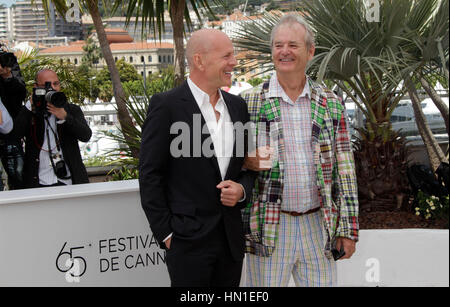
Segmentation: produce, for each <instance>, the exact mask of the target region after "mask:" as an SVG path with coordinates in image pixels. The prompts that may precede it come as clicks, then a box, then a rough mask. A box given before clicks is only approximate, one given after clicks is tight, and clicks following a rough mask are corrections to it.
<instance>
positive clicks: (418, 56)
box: [399, 1, 449, 171]
mask: <svg viewBox="0 0 450 307" xmlns="http://www.w3.org/2000/svg"><path fill="white" fill-rule="evenodd" d="M427 2H430V3H431V4H433V5H432V6H431V5H430V6H429V9H431V10H433V12H434V13H435V14H434V15H433V14H429V13H428V14H427V15H431V16H430V17H431V18H429V19H428V20H426V23H425V24H423V25H421V27H415V26H414V25H413V26H410V28H411V29H414V30H415V31H414V35H413V39H412V43H411V44H410V45H407V46H405V48H404V49H403V52H402V53H401V54H400V58H399V63H402V64H403V67H402V69H403V70H404V71H405V74H406V75H405V82H406V87H407V89H408V93H409V96H410V98H411V101H412V104H413V109H414V114H415V118H416V123H417V127H418V130H419V133H420V135H421V137H422V140H423V142H424V144H425V148H426V150H427V153H428V156H429V159H430V164H431V167H432V169H433V170H434V171H435V170H436V169H437V168H438V167H439V165H440V164H441V163H442V162H447V163H448V158H446V157H445V154H444V152H443V151H442V149H441V147H440V146H439V144H438V143H437V141H436V139H435V137H434V135H433V133H432V132H431V130H430V128H429V127H428V125H427V121H426V118H425V115H424V114H423V112H422V108H421V105H420V99H419V97H418V94H417V90H416V84H419V85H421V87H422V88H423V89H424V90H425V92H426V93H427V94H428V96H429V97H430V98H431V99H432V101H433V102H434V103H435V105H436V107H437V108H438V109H439V111H440V112H441V114H442V117H443V118H444V122H445V125H446V130H447V134H449V108H448V106H447V105H446V104H445V103H444V102H443V100H442V99H441V97H440V96H439V95H438V94H437V93H436V91H435V90H434V88H433V87H432V86H431V85H430V83H431V82H430V81H429V76H433V75H436V74H438V75H440V77H441V79H444V80H445V79H446V81H447V83H448V67H447V66H446V63H448V55H449V18H448V9H449V3H448V1H441V2H440V4H439V1H424V2H423V3H427ZM425 9H428V7H425ZM423 11H424V10H416V11H413V12H416V13H423ZM415 20H416V19H414V18H411V21H412V22H414V21H415Z"/></svg>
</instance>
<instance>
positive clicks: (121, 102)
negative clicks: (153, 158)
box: [87, 0, 139, 158]
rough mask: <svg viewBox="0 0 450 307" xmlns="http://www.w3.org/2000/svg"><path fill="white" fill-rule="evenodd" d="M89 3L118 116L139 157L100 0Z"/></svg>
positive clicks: (127, 138)
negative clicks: (131, 133) (132, 136)
mask: <svg viewBox="0 0 450 307" xmlns="http://www.w3.org/2000/svg"><path fill="white" fill-rule="evenodd" d="M87 4H88V9H89V13H90V14H91V17H92V21H93V22H94V26H95V29H96V31H97V36H98V41H99V43H100V48H101V49H102V53H103V58H104V59H105V61H106V64H107V66H108V70H109V73H110V74H111V80H112V85H113V90H114V98H115V99H116V103H117V117H118V119H119V123H120V127H121V128H122V132H123V134H124V137H125V141H126V142H127V144H128V145H129V147H130V150H131V152H132V154H133V157H134V158H138V157H139V151H138V150H137V149H136V148H134V147H132V146H130V144H132V141H133V140H132V138H131V136H130V135H129V134H128V131H129V129H130V128H129V127H133V121H132V119H131V116H130V113H129V112H128V109H127V106H126V95H125V91H124V89H123V87H122V83H121V82H120V76H119V71H118V69H117V67H116V63H115V62H114V58H113V55H112V52H111V48H110V46H109V43H108V40H107V38H106V32H105V28H104V26H103V22H102V18H101V16H100V12H99V10H98V0H88V1H87Z"/></svg>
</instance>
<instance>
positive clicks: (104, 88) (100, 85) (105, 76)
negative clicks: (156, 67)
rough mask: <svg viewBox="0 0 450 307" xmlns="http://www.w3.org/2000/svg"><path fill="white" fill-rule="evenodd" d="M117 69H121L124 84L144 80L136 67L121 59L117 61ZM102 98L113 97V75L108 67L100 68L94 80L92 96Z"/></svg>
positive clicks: (121, 79)
mask: <svg viewBox="0 0 450 307" xmlns="http://www.w3.org/2000/svg"><path fill="white" fill-rule="evenodd" d="M116 66H117V69H118V70H119V75H120V81H121V82H122V84H124V87H125V85H127V84H131V85H132V84H133V83H134V82H142V77H141V75H139V73H138V72H137V70H136V68H135V67H134V66H133V65H131V64H128V63H127V62H125V61H124V60H123V59H120V60H118V61H117V62H116ZM97 97H98V98H100V99H101V100H103V101H111V99H112V97H113V86H112V81H111V75H110V73H109V70H108V68H107V67H105V68H103V69H102V70H100V71H99V72H98V73H97V74H96V76H95V79H94V80H93V81H92V98H93V100H95V99H96V98H97Z"/></svg>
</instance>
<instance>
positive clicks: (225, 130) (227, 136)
mask: <svg viewBox="0 0 450 307" xmlns="http://www.w3.org/2000/svg"><path fill="white" fill-rule="evenodd" d="M187 82H188V85H189V88H190V90H191V92H192V94H193V95H194V98H195V101H196V102H197V104H198V107H199V108H200V111H201V112H202V115H203V118H204V119H205V121H206V125H207V126H208V130H209V133H210V134H211V139H212V142H213V144H214V154H215V156H216V158H217V162H218V164H219V169H220V174H221V175H222V180H224V179H225V175H226V172H227V169H228V165H229V164H230V160H231V157H232V156H233V147H234V129H233V122H232V120H231V117H230V113H229V112H228V108H227V106H226V104H225V101H224V100H223V97H222V93H221V92H220V90H218V91H219V100H218V101H217V104H216V107H215V108H213V106H212V104H211V102H210V101H209V95H208V94H206V93H205V92H204V91H202V90H201V89H200V88H199V87H198V86H197V85H195V83H194V82H192V80H191V79H190V78H188V81H187ZM214 109H215V110H216V111H217V112H219V113H220V118H219V121H217V119H216V114H215V111H214ZM202 128H203V127H202Z"/></svg>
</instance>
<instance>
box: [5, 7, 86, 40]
mask: <svg viewBox="0 0 450 307" xmlns="http://www.w3.org/2000/svg"><path fill="white" fill-rule="evenodd" d="M49 11H50V17H49V19H48V24H47V22H46V18H45V12H44V9H43V7H42V1H40V0H36V1H34V4H32V3H31V1H30V0H19V1H17V2H16V4H15V5H14V6H13V24H14V26H13V28H14V40H15V41H16V42H18V43H20V42H30V41H33V42H42V41H44V40H45V39H47V40H48V38H50V37H67V39H68V40H69V41H74V40H78V39H80V38H82V35H83V32H82V28H81V23H75V22H74V23H67V22H65V21H64V20H63V19H62V18H61V17H60V16H58V15H57V13H56V12H55V9H54V7H53V5H52V4H50V6H49Z"/></svg>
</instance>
